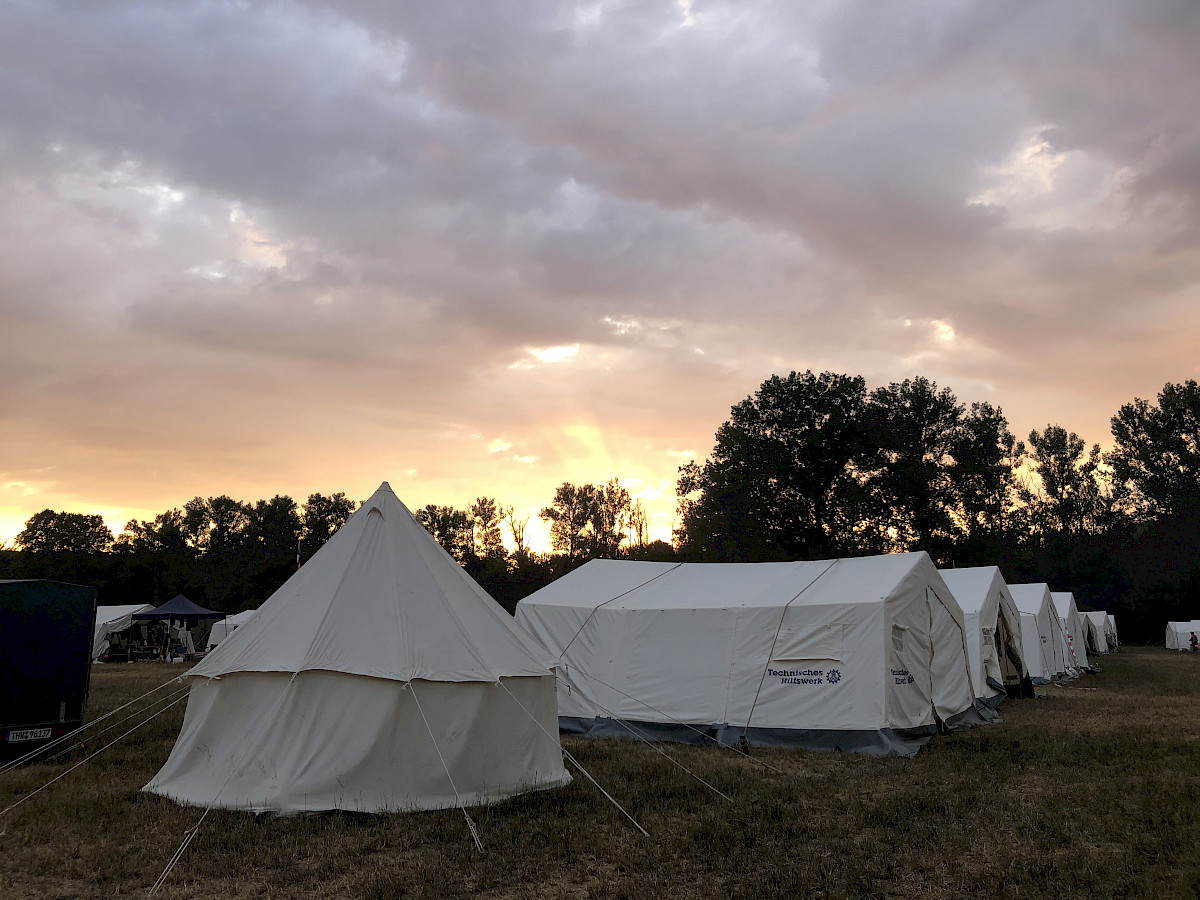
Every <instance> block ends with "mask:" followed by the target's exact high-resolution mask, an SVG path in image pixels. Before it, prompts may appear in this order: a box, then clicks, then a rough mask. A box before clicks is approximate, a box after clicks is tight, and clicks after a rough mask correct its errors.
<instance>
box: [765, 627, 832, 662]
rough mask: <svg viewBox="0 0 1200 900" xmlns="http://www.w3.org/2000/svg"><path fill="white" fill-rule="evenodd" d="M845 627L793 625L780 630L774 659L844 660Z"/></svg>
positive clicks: (773, 655) (772, 656)
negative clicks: (843, 640) (843, 639)
mask: <svg viewBox="0 0 1200 900" xmlns="http://www.w3.org/2000/svg"><path fill="white" fill-rule="evenodd" d="M845 630H846V629H845V626H843V625H793V626H785V627H783V628H780V629H779V636H778V637H777V638H776V639H775V652H774V653H772V654H771V658H772V659H777V660H800V659H835V660H840V659H841V658H842V636H843V633H844V632H845Z"/></svg>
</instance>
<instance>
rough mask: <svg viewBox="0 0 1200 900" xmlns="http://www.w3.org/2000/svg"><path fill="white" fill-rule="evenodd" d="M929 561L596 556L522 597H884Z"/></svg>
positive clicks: (678, 604) (627, 605)
mask: <svg viewBox="0 0 1200 900" xmlns="http://www.w3.org/2000/svg"><path fill="white" fill-rule="evenodd" d="M927 559H928V556H927V555H926V554H925V553H924V552H917V553H892V554H887V555H884V556H868V557H859V558H848V559H823V560H813V561H803V562H773V563H655V562H635V561H630V560H616V559H594V560H591V561H590V562H588V563H585V564H584V565H582V566H580V567H579V568H578V569H576V570H575V571H573V572H571V573H570V574H568V575H565V576H563V577H562V578H560V579H558V580H557V581H553V582H551V583H550V584H548V585H547V586H546V587H544V588H542V589H541V590H540V591H538V592H537V593H535V594H533V595H531V596H529V597H526V598H525V599H524V600H522V601H521V603H522V604H525V605H529V606H532V605H548V606H559V607H577V608H580V609H589V610H590V609H594V608H596V607H597V606H600V605H601V604H603V605H604V607H605V609H731V608H735V607H781V606H787V605H789V604H790V605H792V606H822V605H829V604H847V603H853V604H861V603H879V602H881V601H883V600H885V599H886V598H887V597H889V596H891V595H892V594H893V593H894V592H895V591H896V590H897V588H898V587H899V586H900V585H901V584H902V583H903V582H904V581H905V580H906V579H907V578H908V577H910V576H911V575H912V573H913V572H914V570H915V569H917V567H918V566H920V565H921V563H922V561H923V560H927Z"/></svg>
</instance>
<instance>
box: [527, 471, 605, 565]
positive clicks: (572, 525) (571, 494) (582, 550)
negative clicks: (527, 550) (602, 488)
mask: <svg viewBox="0 0 1200 900" xmlns="http://www.w3.org/2000/svg"><path fill="white" fill-rule="evenodd" d="M595 514H596V486H595V485H593V484H585V485H582V486H580V487H576V486H575V485H573V484H571V483H570V482H569V481H564V482H563V483H562V484H561V485H559V487H558V489H557V490H556V491H555V492H554V500H553V501H552V502H551V504H550V505H549V506H547V507H545V508H544V509H543V510H542V511H541V513H539V515H540V516H541V517H542V518H543V519H545V520H546V521H547V522H549V523H550V545H551V546H552V547H553V548H554V549H555V550H557V551H558V552H559V553H565V554H566V555H567V556H568V557H577V556H586V555H587V552H588V550H589V549H590V542H589V541H588V538H587V534H586V532H587V531H588V530H589V529H590V528H591V525H592V520H593V518H594V517H595Z"/></svg>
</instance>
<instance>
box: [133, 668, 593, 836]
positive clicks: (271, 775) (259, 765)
mask: <svg viewBox="0 0 1200 900" xmlns="http://www.w3.org/2000/svg"><path fill="white" fill-rule="evenodd" d="M502 681H503V684H504V685H505V687H507V689H508V690H504V689H503V688H501V687H498V686H497V685H494V684H481V683H472V684H455V683H448V682H425V681H416V682H413V683H412V684H413V687H412V688H411V689H410V687H409V685H408V684H406V683H404V682H398V681H392V680H388V679H383V678H362V677H358V676H353V675H344V674H341V673H338V672H319V671H313V672H303V673H301V674H300V675H298V676H296V678H295V680H294V681H292V676H290V675H288V674H286V673H278V674H268V673H247V674H235V675H227V676H225V677H223V678H221V679H219V680H215V679H204V680H202V681H198V682H197V683H195V684H194V686H193V688H192V691H191V694H190V695H189V697H188V706H187V714H186V716H185V718H184V723H183V729H182V731H181V732H180V737H179V740H178V741H177V742H176V744H175V748H174V749H173V750H172V752H171V756H170V758H169V759H168V760H167V762H166V765H164V766H163V768H162V770H161V771H160V772H159V773H158V774H157V775H156V776H155V777H154V779H153V781H151V782H150V784H148V785H147V786H146V790H149V791H153V792H155V793H159V794H163V795H165V796H167V797H171V798H173V799H177V800H179V801H180V802H185V803H191V804H194V805H201V804H207V803H211V804H212V805H213V806H215V807H217V808H220V809H245V810H254V811H256V812H275V813H302V812H306V811H314V810H328V809H340V810H349V811H355V812H383V811H394V810H413V809H443V808H448V807H453V806H456V805H458V803H459V800H461V802H462V803H464V804H467V805H474V804H478V803H484V802H490V801H494V800H500V799H504V798H506V797H510V796H513V795H515V794H518V793H522V792H524V791H527V790H531V789H535V788H548V787H555V786H557V785H560V784H565V783H567V782H568V781H569V780H570V776H569V775H567V773H566V771H565V769H563V765H562V756H561V751H560V749H559V746H558V742H557V740H555V738H554V736H555V727H556V709H555V705H554V690H553V682H552V676H545V677H544V678H542V679H538V678H505V679H502ZM509 691H511V692H512V694H513V695H515V697H516V698H517V699H515V700H514V698H513V696H510V694H509ZM414 692H415V694H416V701H414V699H413V694H414ZM517 700H519V701H520V704H521V705H523V706H524V707H525V708H526V710H528V711H529V712H530V713H532V715H533V717H534V718H536V720H537V723H539V724H540V725H541V728H539V727H538V725H537V724H535V723H534V722H533V721H532V720H531V719H530V717H529V716H528V715H526V713H525V711H523V710H522V709H521V706H520V705H518V703H517ZM418 703H419V704H420V708H419V709H418ZM264 711H267V714H266V715H264ZM422 711H423V712H424V715H425V717H426V718H428V720H429V726H428V728H427V727H426V724H425V720H424V718H422ZM313 722H320V723H321V727H320V728H319V729H315V728H313V727H312V723H313ZM542 728H545V729H546V731H547V732H549V736H548V735H547V734H546V733H544V732H543V731H542V730H541V729H542ZM430 731H432V732H433V737H432V738H431V736H430ZM435 743H436V746H435ZM439 750H440V752H441V756H442V757H444V759H445V761H446V765H447V766H448V767H449V769H450V775H451V777H452V778H453V785H452V783H451V778H448V777H447V775H446V772H445V769H443V767H442V762H441V760H440V759H439V755H438V751H439ZM231 772H232V773H233V774H232V775H230V773H231ZM531 773H535V774H531ZM536 773H540V774H536ZM455 787H457V789H458V791H459V796H458V797H456V795H455Z"/></svg>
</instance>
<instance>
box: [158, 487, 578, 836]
mask: <svg viewBox="0 0 1200 900" xmlns="http://www.w3.org/2000/svg"><path fill="white" fill-rule="evenodd" d="M188 677H189V678H190V679H191V682H192V688H191V693H190V695H189V697H188V706H187V714H186V716H185V718H184V723H183V728H182V729H181V731H180V734H179V738H178V740H177V741H176V743H175V747H174V749H173V750H172V751H171V755H170V757H169V758H168V760H167V762H166V764H165V765H164V766H163V767H162V770H161V771H160V772H159V773H158V774H157V775H156V776H155V777H154V778H153V780H151V782H150V783H149V784H148V785H146V787H145V788H144V790H147V791H150V792H153V793H157V794H162V795H164V796H166V797H170V798H172V799H174V800H176V801H178V802H180V803H185V804H189V805H193V806H205V807H219V808H225V809H246V810H255V811H269V812H276V813H300V812H305V811H314V810H327V809H343V810H354V811H359V812H383V811H391V810H408V809H439V808H448V807H456V806H469V805H475V804H480V803H486V802H490V801H495V800H500V799H503V798H505V797H510V796H513V795H515V794H519V793H522V792H525V791H529V790H536V789H541V788H550V787H555V786H558V785H562V784H565V783H567V782H569V781H570V775H569V774H567V771H566V769H565V768H564V767H563V758H562V750H561V747H560V745H559V740H558V732H557V729H556V724H557V722H556V716H557V711H556V708H555V694H554V675H553V673H552V671H551V669H550V668H549V666H548V665H547V658H546V652H545V650H544V649H543V648H541V647H539V646H538V645H537V644H536V642H535V641H533V640H531V639H530V638H529V636H528V635H526V634H525V633H524V632H523V631H522V630H521V629H520V628H519V627H518V626H517V624H516V623H515V622H514V621H513V619H512V617H510V616H509V615H508V614H507V613H505V612H504V610H503V609H501V608H500V606H499V605H498V604H497V603H496V602H495V601H494V600H492V599H491V598H490V597H489V596H488V595H487V594H486V593H484V591H483V590H482V589H481V588H480V587H479V586H478V585H477V584H476V583H475V582H474V581H473V580H472V579H471V578H470V577H469V576H468V575H467V574H466V573H465V572H464V571H463V570H462V568H461V567H460V566H459V565H458V564H457V563H455V562H454V560H453V559H452V558H451V557H450V556H449V555H448V554H447V553H446V552H445V551H444V550H443V549H442V548H441V547H440V546H438V544H437V543H436V542H435V541H434V540H433V538H432V537H430V536H429V534H428V533H427V532H426V531H425V529H424V528H422V527H421V525H420V524H419V523H418V522H417V521H416V520H415V519H414V518H413V516H412V514H411V513H409V511H408V510H407V509H406V508H405V506H404V504H402V503H401V502H400V501H399V500H398V499H397V498H396V495H395V494H393V493H392V490H391V488H389V487H388V485H387V484H386V483H384V484H383V485H381V486H380V488H379V490H377V491H376V492H375V494H374V495H373V496H372V497H371V499H370V500H368V501H367V502H366V503H365V504H364V505H363V506H362V508H361V509H359V510H358V511H357V512H356V513H355V514H354V515H353V516H351V517H350V520H349V521H348V522H347V523H346V525H345V526H344V527H342V529H341V530H339V531H338V532H337V534H335V535H334V536H333V537H332V538H331V539H330V540H329V542H328V543H326V544H325V546H324V547H322V548H321V549H320V550H319V551H318V552H317V553H316V555H314V556H313V558H312V559H311V560H309V561H308V562H307V563H306V564H305V565H304V566H303V568H301V569H300V570H299V571H298V572H296V574H295V575H293V576H292V577H291V578H289V579H288V581H287V582H286V583H285V584H284V585H283V586H282V587H281V588H280V589H279V590H278V591H276V592H275V593H274V594H273V595H272V596H271V597H270V599H268V600H267V601H266V602H265V603H263V605H262V607H261V608H260V609H259V610H258V613H257V614H256V615H254V616H253V617H252V618H251V619H250V620H249V621H248V622H246V623H245V624H243V625H242V626H241V627H240V628H238V629H237V631H235V632H234V633H233V634H231V635H230V636H229V637H228V638H226V639H225V640H224V641H222V642H221V643H220V645H219V646H218V647H217V648H216V650H214V651H213V652H212V653H210V654H209V655H208V656H207V657H206V658H205V659H204V660H203V661H202V662H200V663H199V664H198V665H197V666H196V667H194V668H193V669H192V670H191V671H190V672H189V673H188Z"/></svg>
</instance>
